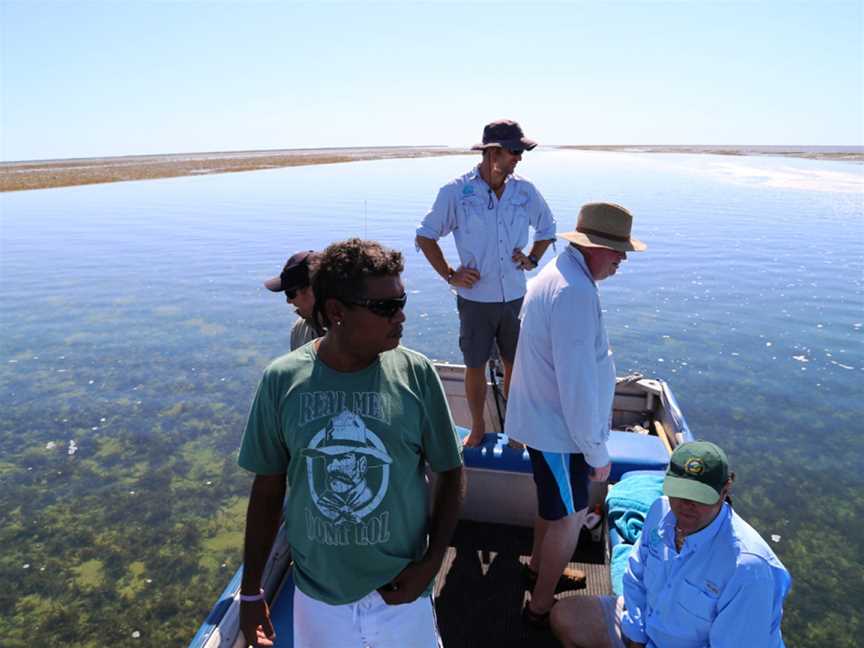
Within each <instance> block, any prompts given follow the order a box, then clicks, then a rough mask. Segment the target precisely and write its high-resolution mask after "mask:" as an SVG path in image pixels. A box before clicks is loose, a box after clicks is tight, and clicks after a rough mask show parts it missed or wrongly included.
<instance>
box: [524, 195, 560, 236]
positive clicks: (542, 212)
mask: <svg viewBox="0 0 864 648" xmlns="http://www.w3.org/2000/svg"><path fill="white" fill-rule="evenodd" d="M534 201H535V203H536V204H535V206H534V209H532V210H531V214H530V216H529V220H528V222H529V223H531V227H533V228H534V240H535V241H550V240H551V241H554V240H555V232H556V223H555V217H554V216H553V215H552V210H551V209H549V205H548V204H546V200H545V199H544V198H543V196H541V195H540V192H539V191H537V190H536V189H535V190H534Z"/></svg>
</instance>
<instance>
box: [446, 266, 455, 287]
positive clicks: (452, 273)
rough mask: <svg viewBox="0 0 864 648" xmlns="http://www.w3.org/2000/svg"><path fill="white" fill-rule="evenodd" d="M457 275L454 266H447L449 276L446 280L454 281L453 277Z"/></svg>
mask: <svg viewBox="0 0 864 648" xmlns="http://www.w3.org/2000/svg"><path fill="white" fill-rule="evenodd" d="M454 276H456V271H455V270H454V269H453V268H447V277H446V279H445V281H446V282H447V283H448V284H449V283H450V282H451V281H453V277H454Z"/></svg>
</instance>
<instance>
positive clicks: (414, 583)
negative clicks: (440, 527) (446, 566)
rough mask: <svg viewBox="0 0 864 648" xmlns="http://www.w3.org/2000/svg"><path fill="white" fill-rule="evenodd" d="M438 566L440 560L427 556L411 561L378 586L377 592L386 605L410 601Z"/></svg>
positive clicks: (427, 583)
mask: <svg viewBox="0 0 864 648" xmlns="http://www.w3.org/2000/svg"><path fill="white" fill-rule="evenodd" d="M440 566H441V561H440V560H437V561H436V560H432V559H430V558H428V557H424V558H423V559H422V560H419V561H417V562H412V563H411V564H410V565H408V566H407V567H406V568H405V569H403V570H402V571H401V572H399V575H398V576H396V578H394V579H393V580H391V581H390V582H389V583H387V585H385V586H384V587H381V588H379V589H378V593H379V594H380V595H381V598H382V599H384V602H385V603H387V605H401V604H402V603H410V602H411V601H414V600H416V599H417V597H419V596H420V595H421V594H422V593H423V592H424V591H425V590H426V588H427V587H428V585H429V583H431V582H432V579H433V578H435V575H436V574H437V573H438V568H439V567H440Z"/></svg>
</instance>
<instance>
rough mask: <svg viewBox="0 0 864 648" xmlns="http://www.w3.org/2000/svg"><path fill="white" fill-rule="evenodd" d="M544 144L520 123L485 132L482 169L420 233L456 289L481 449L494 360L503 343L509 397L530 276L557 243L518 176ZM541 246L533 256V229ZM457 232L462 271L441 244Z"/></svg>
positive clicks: (455, 187) (545, 213)
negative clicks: (526, 156) (488, 372)
mask: <svg viewBox="0 0 864 648" xmlns="http://www.w3.org/2000/svg"><path fill="white" fill-rule="evenodd" d="M535 146H537V143H536V142H535V141H533V140H530V139H528V138H527V137H525V134H524V133H523V132H522V128H521V127H520V126H519V124H518V123H516V122H514V121H510V120H507V119H502V120H499V121H494V122H492V123H491V124H487V125H486V127H485V128H484V129H483V141H482V143H480V144H475V145H474V146H473V147H472V150H475V151H482V152H483V159H482V160H481V161H480V164H479V165H477V166H476V167H475V168H473V169H472V170H471V171H469V172H468V173H466V174H465V175H463V176H460V177H458V178H456V179H455V180H453V181H452V182H450V183H448V184H446V185H444V186H443V187H442V188H441V190H440V191H439V192H438V197H437V198H436V199H435V204H433V205H432V209H431V210H430V211H429V213H428V214H426V216H425V217H424V218H423V221H422V222H421V223H420V226H419V227H418V228H417V239H416V241H417V247H418V248H419V249H420V250H421V251H422V252H423V254H424V255H425V256H426V259H427V260H428V261H429V263H430V264H431V265H432V267H433V268H434V269H435V271H436V272H437V273H438V274H439V275H441V277H442V278H443V279H444V280H445V281H446V282H447V283H448V284H450V285H451V286H453V287H454V288H455V289H456V293H457V298H456V304H457V308H458V311H459V348H460V349H461V350H462V356H463V359H464V362H465V366H466V370H465V396H466V399H467V401H468V407H469V409H470V411H471V432H470V434H469V435H468V436H467V437H465V439H464V443H465V445H468V446H477V445H479V444H480V442H481V441H482V440H483V435H484V434H485V432H486V428H485V423H484V421H483V404H484V402H485V399H486V376H485V371H484V370H485V367H486V362H487V361H488V360H489V357H490V356H491V354H492V348H493V343H494V342H497V343H498V348H499V350H500V352H501V361H502V363H503V364H504V394H505V396H506V395H507V393H508V390H509V387H510V376H511V375H512V371H513V360H514V358H515V355H516V342H517V339H518V337H519V309H520V308H521V306H522V298H523V297H524V296H525V271H526V270H532V269H534V268H536V267H537V264H538V263H539V262H540V258H541V257H542V256H543V253H544V252H545V251H546V248H547V247H549V244H550V243H551V242H552V241H553V240H554V239H555V218H554V217H553V216H552V212H551V211H550V210H549V206H548V205H547V204H546V201H545V200H543V196H541V195H540V192H539V191H537V189H536V188H535V187H534V185H533V184H532V183H531V182H529V181H528V180H526V179H525V178H523V177H521V176H518V175H516V174H515V173H514V170H515V168H516V165H517V164H518V163H519V161H520V160H521V159H522V153H523V152H525V151H530V150H532V149H533V148H534V147H535ZM529 225H530V226H531V227H533V228H534V242H533V244H532V246H531V249H530V250H529V251H528V253H527V254H526V253H525V252H524V248H525V246H526V245H527V244H528V227H529ZM450 233H452V234H453V238H454V240H455V243H456V250H457V252H458V254H459V266H458V267H457V268H456V269H455V270H454V269H453V267H452V266H451V265H450V264H449V263H448V262H447V260H446V259H445V258H444V253H443V252H442V251H441V247H440V246H439V245H438V239H440V238H441V237H443V236H446V235H447V234H450Z"/></svg>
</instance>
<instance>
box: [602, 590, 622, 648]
mask: <svg viewBox="0 0 864 648" xmlns="http://www.w3.org/2000/svg"><path fill="white" fill-rule="evenodd" d="M597 600H598V601H599V602H600V607H602V608H603V618H604V619H606V629H607V630H608V631H609V645H610V646H612V648H624V641H623V640H622V639H621V617H622V616H623V615H624V597H623V596H617V597H616V596H598V597H597Z"/></svg>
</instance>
